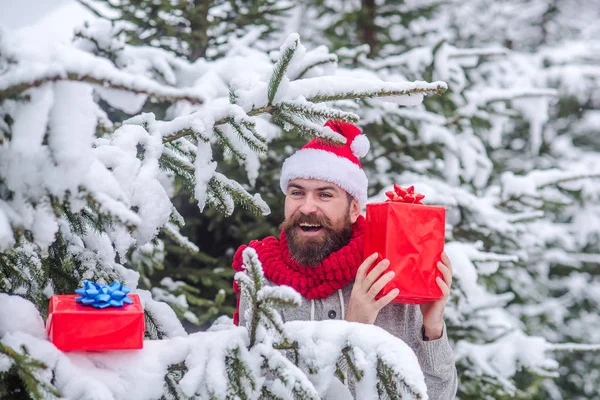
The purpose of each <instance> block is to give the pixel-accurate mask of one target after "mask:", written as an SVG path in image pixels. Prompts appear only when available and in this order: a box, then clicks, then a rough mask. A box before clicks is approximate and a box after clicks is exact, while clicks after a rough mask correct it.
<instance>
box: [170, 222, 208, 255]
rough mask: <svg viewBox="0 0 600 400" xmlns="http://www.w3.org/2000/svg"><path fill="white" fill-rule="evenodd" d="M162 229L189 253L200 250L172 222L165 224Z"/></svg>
mask: <svg viewBox="0 0 600 400" xmlns="http://www.w3.org/2000/svg"><path fill="white" fill-rule="evenodd" d="M161 231H162V232H163V233H164V234H165V235H167V236H168V237H170V238H171V239H172V240H173V241H174V242H175V243H177V244H178V245H179V246H180V247H182V248H184V249H185V250H187V251H188V252H189V253H191V254H196V253H198V252H199V251H200V249H199V248H198V246H196V245H195V244H194V243H192V242H191V241H190V240H189V239H188V238H187V237H185V236H183V235H182V234H181V233H180V232H179V230H178V229H177V227H176V226H175V225H173V224H172V223H170V222H167V223H166V224H165V226H163V227H162V228H161Z"/></svg>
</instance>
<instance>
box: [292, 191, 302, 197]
mask: <svg viewBox="0 0 600 400" xmlns="http://www.w3.org/2000/svg"><path fill="white" fill-rule="evenodd" d="M291 194H292V196H301V195H302V192H299V191H297V190H294V191H293V192H292V193H291Z"/></svg>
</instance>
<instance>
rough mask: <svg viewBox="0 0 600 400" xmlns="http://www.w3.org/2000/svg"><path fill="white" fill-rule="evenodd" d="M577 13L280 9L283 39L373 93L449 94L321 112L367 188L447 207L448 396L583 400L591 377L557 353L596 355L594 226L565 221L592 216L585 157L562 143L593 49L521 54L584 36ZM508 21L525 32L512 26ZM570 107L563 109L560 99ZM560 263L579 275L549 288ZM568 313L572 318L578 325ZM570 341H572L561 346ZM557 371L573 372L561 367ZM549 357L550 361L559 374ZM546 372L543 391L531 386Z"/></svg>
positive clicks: (537, 7)
mask: <svg viewBox="0 0 600 400" xmlns="http://www.w3.org/2000/svg"><path fill="white" fill-rule="evenodd" d="M590 7H591V3H589V2H586V1H581V2H578V7H577V11H574V9H573V8H572V5H567V2H564V4H563V2H560V1H559V2H552V3H551V4H550V3H547V2H538V1H528V2H518V1H514V2H503V3H502V4H500V3H499V4H494V5H493V6H492V7H490V5H489V2H485V1H467V2H462V3H460V4H458V3H455V2H450V3H447V4H444V3H440V2H425V3H424V2H402V4H398V3H397V2H393V1H383V2H378V3H377V4H375V2H372V1H368V0H365V1H361V2H352V3H343V4H342V3H335V2H327V1H319V0H316V1H313V2H310V3H309V4H307V3H304V4H303V6H300V7H298V8H296V9H295V13H296V14H295V15H296V18H295V21H297V23H298V24H297V25H293V26H292V29H298V30H299V32H301V33H302V34H303V36H304V37H306V38H307V39H308V40H310V41H311V43H315V44H325V45H328V46H330V47H331V48H333V49H338V50H337V53H338V55H339V56H340V61H341V63H342V65H344V66H346V67H351V66H355V67H356V68H357V69H362V70H368V71H371V73H373V74H375V75H376V76H380V77H385V78H384V79H386V80H394V79H410V80H419V79H425V80H428V79H442V80H444V81H447V82H448V83H449V90H448V91H447V92H446V94H445V95H444V96H442V97H435V98H433V97H432V98H428V99H426V100H425V102H424V103H423V106H420V107H415V108H411V109H398V108H396V107H393V106H390V105H389V104H383V103H380V102H379V101H378V100H376V99H375V100H371V99H366V100H365V101H364V106H365V107H360V108H359V107H356V108H351V107H354V105H352V104H347V103H337V104H336V106H338V107H340V108H343V109H347V110H353V111H355V112H357V113H358V114H359V115H361V124H362V126H363V128H364V130H365V132H366V133H367V134H368V135H369V137H370V138H371V141H372V143H373V146H372V151H371V154H370V155H369V157H370V159H371V160H372V163H371V164H369V163H368V162H367V163H365V164H364V168H365V169H366V170H367V171H370V175H369V181H370V185H371V186H372V188H374V189H375V190H377V191H380V190H381V192H383V191H385V190H389V185H391V183H401V184H416V186H417V189H420V190H421V191H423V192H424V193H425V194H426V201H427V199H429V201H430V202H431V203H433V204H436V203H437V204H444V205H446V206H447V209H448V223H449V226H448V228H449V229H448V232H447V239H448V242H449V243H448V244H447V250H448V252H449V253H450V255H451V258H452V259H453V260H454V264H455V265H456V267H455V274H456V281H455V282H456V284H455V287H454V292H453V300H452V305H451V307H450V308H449V309H448V313H447V318H448V321H447V323H448V326H449V328H448V329H449V334H450V337H451V339H453V340H454V341H455V342H456V346H455V348H456V355H457V359H458V367H459V376H460V377H461V384H460V385H459V396H460V397H461V398H474V399H475V398H477V399H479V398H482V397H484V396H488V397H489V398H494V399H497V398H514V397H529V396H539V398H547V397H549V396H553V397H554V398H561V394H560V391H561V389H560V388H559V387H557V385H563V384H566V385H567V386H568V387H567V388H565V389H566V392H565V393H578V394H579V395H580V396H581V395H582V394H581V393H582V392H583V393H587V394H589V393H593V391H592V390H593V389H591V388H592V387H595V385H593V384H585V382H586V381H588V382H589V381H592V382H593V381H594V380H595V379H597V377H594V376H588V373H585V372H584V371H585V370H587V371H595V370H596V368H595V367H594V366H595V361H594V359H595V358H597V353H585V352H584V353H582V352H580V351H575V352H573V351H571V350H593V349H597V346H586V345H585V343H598V338H597V335H594V334H590V333H589V332H590V331H589V330H588V328H589V329H590V330H591V331H594V330H597V329H595V327H596V328H597V326H598V325H597V318H595V317H594V316H591V315H590V314H591V313H590V310H591V309H590V308H589V307H590V306H591V308H592V309H593V308H594V307H595V306H596V305H597V300H595V299H596V297H597V296H595V295H593V293H594V289H593V288H594V287H595V286H594V285H595V283H596V281H595V279H596V278H594V279H592V280H591V282H590V280H589V278H590V275H589V271H586V270H585V269H583V270H582V269H581V268H582V267H584V266H585V265H586V263H590V262H591V263H593V262H594V261H595V260H596V257H597V256H595V255H594V253H597V248H598V247H597V243H598V235H597V228H595V226H597V224H594V223H591V224H589V225H587V224H585V225H587V226H590V228H582V223H581V221H584V220H585V221H588V220H590V221H592V220H595V219H596V218H597V215H598V214H597V207H598V195H597V189H594V188H595V187H597V186H598V185H597V181H594V179H596V178H597V171H598V165H597V163H598V156H597V153H595V152H597V148H594V147H591V146H590V144H589V142H588V139H585V140H582V133H579V134H578V135H577V138H578V142H579V143H581V144H583V145H584V146H585V147H587V149H586V148H585V147H583V148H582V146H581V145H580V146H578V145H577V144H572V143H571V140H572V139H570V138H569V139H566V138H565V136H564V135H565V134H567V136H566V137H569V136H570V134H571V133H570V132H569V131H570V126H572V124H573V123H574V122H576V121H577V120H578V118H577V111H576V110H577V109H578V108H580V111H579V113H581V112H582V110H586V109H587V108H588V107H589V108H592V109H593V108H597V105H594V104H595V102H594V100H593V99H594V97H593V96H592V93H593V91H594V89H595V88H596V85H595V84H594V83H593V79H594V78H593V76H595V75H594V72H593V68H590V66H589V64H590V63H593V60H594V56H592V51H591V49H593V45H591V44H589V43H585V44H582V45H578V46H577V47H576V48H577V49H578V50H577V51H575V52H573V53H575V54H572V55H571V53H570V52H567V51H566V46H559V47H553V48H548V49H545V50H543V51H542V52H540V53H537V52H538V51H539V50H541V49H538V46H539V45H540V44H543V43H547V41H548V38H554V40H560V39H561V38H565V36H564V35H563V34H562V33H565V32H567V31H569V30H570V32H569V35H573V36H571V38H572V39H580V38H581V39H585V37H586V35H587V37H593V36H590V34H593V28H589V29H587V31H585V32H583V26H584V25H579V24H578V23H576V22H575V19H574V17H575V16H576V15H581V10H582V9H590V10H591V8H590ZM498 15H506V18H498ZM595 15H596V14H594V12H593V11H592V12H591V13H590V15H588V16H586V18H588V17H589V18H594V16H595ZM523 19H527V21H528V22H527V23H519V21H523ZM531 20H534V21H539V24H531V23H529V21H531ZM300 21H302V22H300ZM559 21H560V22H559ZM557 22H559V23H557ZM507 24H508V25H511V26H513V25H514V26H515V29H506V26H507ZM578 26H579V28H578ZM588 26H591V24H590V25H588ZM561 32H562V33H561ZM509 36H510V37H509ZM581 36H583V37H581ZM367 39H368V40H367ZM519 39H523V40H519ZM364 43H368V44H369V45H370V46H369V47H366V46H364V45H363V44H364ZM511 48H513V49H514V48H519V49H522V50H526V51H529V52H531V53H529V54H528V53H523V52H511V51H510V49H511ZM557 50H558V51H557ZM566 54H569V55H566ZM566 60H569V61H568V62H566ZM571 60H572V61H571ZM557 64H559V65H560V66H557ZM577 64H579V65H577ZM581 64H583V65H581ZM573 72H574V73H575V76H574V77H573V78H576V79H574V80H573V81H571V80H570V79H569V77H570V75H568V74H569V73H573ZM365 73H366V72H365ZM586 77H587V79H588V80H586V79H585V78H586ZM561 86H562V87H563V88H565V89H563V90H560V87H561ZM557 87H558V88H559V91H556V90H555V88H557ZM567 88H569V89H571V90H570V91H569V90H566V89H567ZM575 88H577V89H575ZM563 93H564V94H565V95H567V96H565V97H563V98H562V100H560V101H559V102H558V104H557V105H555V104H556V101H557V98H559V96H563ZM573 95H575V96H577V97H578V99H576V101H573V99H571V100H569V97H573ZM566 102H567V104H570V105H571V108H570V109H569V108H565V105H566V104H565V103H566ZM345 107H348V108H345ZM569 110H575V111H576V112H575V113H573V111H569ZM588 115H590V114H588ZM582 125H585V128H583V130H580V131H579V132H585V133H589V132H590V129H592V130H593V129H594V128H593V127H594V126H595V127H596V129H597V128H598V124H597V122H596V125H594V119H593V117H588V118H586V119H585V122H584V123H582V124H581V125H578V124H576V125H575V127H577V126H582ZM580 129H581V128H580ZM574 130H575V132H577V128H575V129H574ZM561 133H562V134H563V138H562V139H560V138H559V137H560V134H561ZM585 133H584V134H585ZM553 142H555V143H556V144H555V145H551V143H553ZM565 147H567V148H568V149H569V150H565ZM590 147H591V148H590ZM399 171H400V172H401V171H404V172H402V173H398V172H399ZM594 182H596V183H595V184H594ZM382 189H383V190H382ZM373 194H375V193H373ZM374 199H378V200H384V199H385V197H384V196H382V195H380V196H377V197H374ZM592 227H594V228H592ZM561 248H563V249H568V250H567V253H565V252H564V250H562V251H558V249H561ZM569 253H570V254H571V255H568V254H569ZM552 254H554V256H549V255H552ZM549 257H550V260H549V259H548V258H549ZM552 257H557V258H558V260H554V261H552ZM563 262H564V263H568V264H569V265H570V266H571V267H577V268H579V271H572V273H570V274H569V275H571V277H570V278H567V279H556V278H557V277H558V276H560V275H561V273H562V274H564V273H565V270H564V269H563V268H559V269H558V270H557V269H554V268H552V264H553V263H558V264H560V263H563ZM559 266H560V265H559ZM562 267H564V266H562ZM559 271H562V272H559ZM573 272H574V273H573ZM553 276H554V277H553ZM581 282H590V286H587V285H586V286H585V287H586V289H585V290H583V291H582V290H580V289H581V286H576V285H581ZM534 288H535V289H534ZM571 292H577V293H581V294H580V295H578V296H576V295H574V294H570V293H571ZM575 299H577V300H575ZM559 304H560V307H557V306H558V305H559ZM507 306H508V309H507ZM557 310H561V312H560V313H558V314H557ZM580 310H586V311H585V314H584V316H583V319H582V317H581V316H580V314H579V311H580ZM564 321H571V322H570V324H567V326H569V328H567V329H566V330H565V329H564V328H563V327H562V326H561V327H560V328H559V327H558V326H555V325H560V324H563V322H564ZM583 321H585V322H583ZM587 324H589V326H586V325H587ZM563 326H564V325H563ZM573 326H577V327H578V329H577V330H573V329H572V327H573ZM584 326H585V329H583V327H584ZM567 331H570V332H567ZM579 331H582V332H586V333H584V334H582V335H580V334H578V333H577V334H574V332H579ZM558 332H564V333H563V334H557V333H558ZM528 335H532V336H528ZM536 335H539V336H542V337H535V336H536ZM561 342H568V343H569V342H575V343H580V344H577V345H571V344H565V345H561V344H560V343H561ZM523 349H527V351H523ZM565 350H566V351H565ZM569 358H573V359H574V360H577V361H575V363H576V365H577V367H576V369H574V368H572V367H571V366H570V365H571V364H570V362H566V361H567V360H568V359H569ZM554 359H559V360H561V361H565V362H566V363H565V364H564V366H561V367H559V366H558V364H557V363H556V362H555V361H554ZM583 360H586V361H583ZM559 371H560V375H561V377H560V378H559V379H558V380H556V381H552V380H548V379H545V377H557V376H558V373H559ZM590 373H591V374H592V375H593V374H594V373H593V372H590ZM582 375H583V376H588V377H587V378H582ZM565 382H568V383H565ZM569 387H570V388H569ZM563 390H564V389H563ZM565 396H566V397H569V396H568V395H566V394H565ZM584 397H585V396H584ZM592 397H593V396H592Z"/></svg>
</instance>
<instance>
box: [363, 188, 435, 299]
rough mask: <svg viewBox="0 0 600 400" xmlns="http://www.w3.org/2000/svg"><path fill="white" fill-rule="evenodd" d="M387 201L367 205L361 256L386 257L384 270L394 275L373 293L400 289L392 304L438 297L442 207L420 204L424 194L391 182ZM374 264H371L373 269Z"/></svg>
mask: <svg viewBox="0 0 600 400" xmlns="http://www.w3.org/2000/svg"><path fill="white" fill-rule="evenodd" d="M386 195H387V196H388V200H387V201H386V202H382V203H370V204H367V217H366V220H367V224H366V231H365V253H364V256H365V258H366V257H368V256H370V255H371V254H373V253H375V252H377V253H379V259H378V261H381V260H382V259H386V258H387V259H388V260H390V266H389V267H388V269H387V271H394V272H395V276H394V278H393V279H392V281H391V282H390V283H388V284H387V285H386V286H385V287H384V288H383V289H382V290H381V291H380V292H379V295H378V296H377V299H379V298H381V297H383V296H385V295H386V294H388V293H389V292H390V291H392V290H393V289H395V288H397V289H399V290H400V293H399V294H398V296H397V297H396V298H395V299H394V300H393V302H394V303H409V304H422V303H428V302H431V301H435V300H438V299H440V298H441V297H442V290H441V289H440V288H439V286H438V284H437V282H436V278H437V277H440V278H442V279H443V276H442V273H441V272H440V271H439V269H438V268H437V262H438V261H441V254H442V252H443V251H444V231H445V224H446V210H445V209H444V207H439V206H429V205H424V204H422V203H421V200H422V199H423V198H424V197H425V196H423V195H422V194H418V193H415V192H414V187H413V186H411V187H409V188H407V189H404V188H401V187H400V186H398V185H394V191H393V192H392V191H390V192H386ZM375 265H377V263H374V264H373V266H372V267H371V269H372V268H374V267H375Z"/></svg>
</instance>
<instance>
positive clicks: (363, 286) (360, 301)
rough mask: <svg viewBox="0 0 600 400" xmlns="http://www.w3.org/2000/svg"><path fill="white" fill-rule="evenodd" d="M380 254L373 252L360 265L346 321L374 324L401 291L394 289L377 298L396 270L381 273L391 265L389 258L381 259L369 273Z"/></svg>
mask: <svg viewBox="0 0 600 400" xmlns="http://www.w3.org/2000/svg"><path fill="white" fill-rule="evenodd" d="M377 257H378V254H377V253H373V254H371V255H370V256H369V257H368V258H367V259H366V260H365V261H363V263H362V264H361V265H360V267H358V271H357V273H356V279H355V280H354V286H353V287H352V294H351V295H350V302H349V303H348V311H347V312H346V321H350V322H361V323H363V324H373V323H374V322H375V319H376V318H377V314H379V311H380V310H381V309H382V308H383V307H385V306H386V305H388V304H389V303H390V302H391V301H392V300H394V298H396V296H398V293H399V292H400V291H399V290H398V289H393V290H392V291H390V292H389V293H388V294H386V295H385V296H383V297H382V298H380V299H379V300H375V296H377V294H378V293H379V292H380V291H381V289H383V287H384V286H385V285H387V284H388V282H390V281H391V280H392V279H393V278H394V275H395V274H394V272H393V271H390V272H388V273H386V274H384V275H383V276H381V274H382V273H383V271H385V270H386V269H387V267H389V265H390V261H389V260H388V259H384V260H381V261H380V262H379V263H378V264H377V265H376V266H375V268H373V269H372V270H371V272H369V274H367V271H368V270H369V268H370V267H371V265H372V264H373V263H374V262H375V261H376V260H377Z"/></svg>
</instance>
